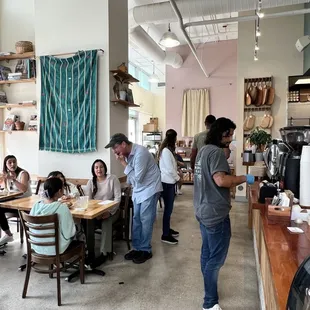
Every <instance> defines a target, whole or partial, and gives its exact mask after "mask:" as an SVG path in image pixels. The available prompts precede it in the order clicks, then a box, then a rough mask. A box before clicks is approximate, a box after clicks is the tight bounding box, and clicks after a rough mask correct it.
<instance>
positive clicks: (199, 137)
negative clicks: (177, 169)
mask: <svg viewBox="0 0 310 310" xmlns="http://www.w3.org/2000/svg"><path fill="white" fill-rule="evenodd" d="M215 120H216V118H215V116H213V115H211V114H210V115H208V116H207V117H206V119H205V126H206V130H205V131H202V132H200V133H197V134H196V135H195V137H194V142H193V145H192V151H191V168H192V170H194V166H195V160H196V156H197V153H198V152H199V151H200V149H201V148H202V147H203V146H205V145H206V137H207V133H208V131H209V129H210V127H211V125H212V124H213V123H214V122H215Z"/></svg>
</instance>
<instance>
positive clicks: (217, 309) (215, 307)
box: [202, 304, 222, 310]
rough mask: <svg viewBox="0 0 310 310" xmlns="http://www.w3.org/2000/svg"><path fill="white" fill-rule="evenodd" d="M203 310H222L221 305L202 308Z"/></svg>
mask: <svg viewBox="0 0 310 310" xmlns="http://www.w3.org/2000/svg"><path fill="white" fill-rule="evenodd" d="M202 309H203V310H222V308H221V307H220V305H219V304H216V305H214V306H213V307H212V308H202Z"/></svg>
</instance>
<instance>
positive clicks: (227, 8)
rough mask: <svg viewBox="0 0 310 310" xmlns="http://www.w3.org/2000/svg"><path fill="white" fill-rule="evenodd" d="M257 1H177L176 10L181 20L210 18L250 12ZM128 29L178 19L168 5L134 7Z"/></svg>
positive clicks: (266, 1)
mask: <svg viewBox="0 0 310 310" xmlns="http://www.w3.org/2000/svg"><path fill="white" fill-rule="evenodd" d="M257 2H258V1H257V0H238V1H233V0H221V1H218V0H214V1H209V0H182V1H177V3H178V9H179V11H180V13H181V15H182V16H183V18H194V17H201V16H210V15H216V14H224V13H231V12H244V11H251V10H255V9H256V8H257ZM307 2H309V0H281V1H280V0H279V1H270V0H263V1H262V7H263V8H264V9H267V8H272V7H279V6H285V5H294V4H303V3H307ZM128 14H129V15H128V24H129V28H132V27H135V26H137V25H143V24H149V23H153V24H167V23H169V22H170V23H172V22H177V21H178V19H177V17H176V16H175V14H174V11H173V9H172V7H171V5H170V3H169V1H167V2H161V3H153V4H148V5H142V6H137V7H134V8H133V9H131V10H129V12H128Z"/></svg>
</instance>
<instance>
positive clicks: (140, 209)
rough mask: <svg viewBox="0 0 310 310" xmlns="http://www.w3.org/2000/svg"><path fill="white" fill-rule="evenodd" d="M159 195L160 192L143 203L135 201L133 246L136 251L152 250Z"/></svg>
mask: <svg viewBox="0 0 310 310" xmlns="http://www.w3.org/2000/svg"><path fill="white" fill-rule="evenodd" d="M158 197H159V193H156V194H155V195H153V196H151V197H150V198H148V199H147V200H145V201H143V202H141V203H136V202H135V201H133V220H132V247H133V248H134V250H136V251H147V252H151V250H152V246H151V240H152V233H153V224H154V221H155V217H156V207H157V202H158Z"/></svg>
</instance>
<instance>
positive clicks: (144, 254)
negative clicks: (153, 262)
mask: <svg viewBox="0 0 310 310" xmlns="http://www.w3.org/2000/svg"><path fill="white" fill-rule="evenodd" d="M140 253H141V255H139V256H138V257H135V258H134V259H133V260H132V261H133V262H134V263H135V264H143V263H145V262H146V261H147V260H148V259H150V258H152V257H153V255H152V252H147V251H141V252H140Z"/></svg>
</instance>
